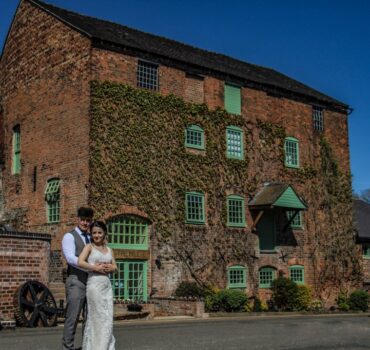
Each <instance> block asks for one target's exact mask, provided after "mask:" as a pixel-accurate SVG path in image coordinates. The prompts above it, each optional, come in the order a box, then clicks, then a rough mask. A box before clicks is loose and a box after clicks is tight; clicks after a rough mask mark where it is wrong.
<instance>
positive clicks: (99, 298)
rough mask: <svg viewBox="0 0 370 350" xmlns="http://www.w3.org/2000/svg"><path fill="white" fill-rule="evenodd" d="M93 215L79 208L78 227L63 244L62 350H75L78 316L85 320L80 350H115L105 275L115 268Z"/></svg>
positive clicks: (101, 228)
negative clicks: (64, 291)
mask: <svg viewBox="0 0 370 350" xmlns="http://www.w3.org/2000/svg"><path fill="white" fill-rule="evenodd" d="M93 215H94V211H93V210H92V209H91V208H84V207H81V208H79V209H78V212H77V226H76V227H75V229H74V230H72V231H71V232H67V233H66V234H65V235H64V237H63V240H62V251H63V255H64V257H65V259H66V260H67V264H68V270H67V280H66V284H65V288H66V299H67V308H66V315H65V322H64V333H63V350H77V348H75V345H74V338H75V333H76V328H77V322H78V319H79V317H80V314H81V312H84V313H85V319H86V323H85V325H84V332H83V344H82V349H83V350H114V349H115V339H114V336H113V292H112V287H111V283H110V280H109V276H108V275H109V273H112V272H114V271H115V270H116V269H117V265H116V263H115V260H114V256H113V252H112V250H111V249H110V248H109V247H108V246H107V245H106V243H107V237H106V236H107V227H106V225H105V224H104V222H102V221H93ZM86 301H87V307H86Z"/></svg>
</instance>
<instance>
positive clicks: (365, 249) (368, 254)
mask: <svg viewBox="0 0 370 350" xmlns="http://www.w3.org/2000/svg"><path fill="white" fill-rule="evenodd" d="M362 257H363V258H365V259H370V245H363V246H362Z"/></svg>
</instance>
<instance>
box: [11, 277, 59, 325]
mask: <svg viewBox="0 0 370 350" xmlns="http://www.w3.org/2000/svg"><path fill="white" fill-rule="evenodd" d="M14 308H15V318H16V320H17V322H18V324H19V325H21V326H25V327H52V326H56V324H57V316H58V309H57V305H56V302H55V299H54V297H53V295H52V294H51V292H50V290H49V289H48V288H47V287H46V286H45V285H43V284H42V283H40V282H38V281H28V282H26V283H24V284H23V285H21V286H20V287H19V288H18V289H17V291H16V292H15V295H14Z"/></svg>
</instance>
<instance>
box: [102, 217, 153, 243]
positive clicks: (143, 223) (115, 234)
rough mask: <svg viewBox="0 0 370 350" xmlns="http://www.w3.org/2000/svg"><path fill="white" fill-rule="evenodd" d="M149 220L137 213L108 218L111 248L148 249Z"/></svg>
mask: <svg viewBox="0 0 370 350" xmlns="http://www.w3.org/2000/svg"><path fill="white" fill-rule="evenodd" d="M148 226H149V225H148V221H147V220H146V219H144V218H141V217H139V216H135V215H120V216H116V217H113V218H111V219H110V220H108V225H107V229H108V241H109V246H110V247H111V248H118V249H135V250H147V249H148Z"/></svg>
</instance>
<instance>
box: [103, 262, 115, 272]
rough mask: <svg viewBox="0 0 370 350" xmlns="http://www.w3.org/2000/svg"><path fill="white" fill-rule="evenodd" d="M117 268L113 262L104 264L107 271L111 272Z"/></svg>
mask: <svg viewBox="0 0 370 350" xmlns="http://www.w3.org/2000/svg"><path fill="white" fill-rule="evenodd" d="M114 270H115V267H114V266H113V264H107V263H106V264H104V271H105V273H110V272H113V271H114Z"/></svg>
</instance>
